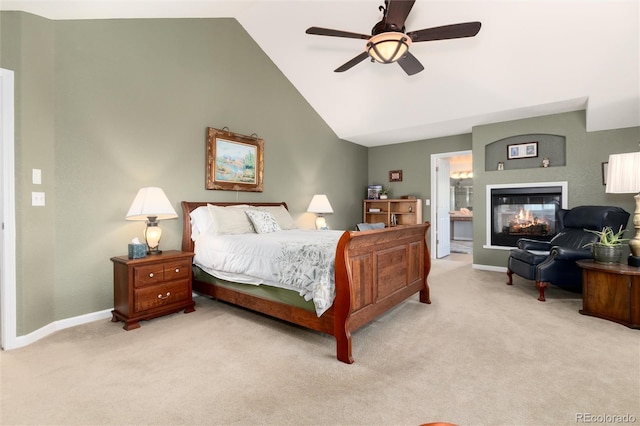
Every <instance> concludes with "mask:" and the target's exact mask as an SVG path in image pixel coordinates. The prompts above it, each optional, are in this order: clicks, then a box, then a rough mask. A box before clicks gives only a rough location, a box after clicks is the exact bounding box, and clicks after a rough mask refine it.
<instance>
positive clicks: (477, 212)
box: [473, 111, 640, 267]
mask: <svg viewBox="0 0 640 426" xmlns="http://www.w3.org/2000/svg"><path fill="white" fill-rule="evenodd" d="M585 129H586V118H585V111H575V112H568V113H563V114H554V115H549V116H543V117H537V118H528V119H524V120H514V121H508V122H504V123H496V124H487V125H483V126H477V127H474V128H473V172H474V175H473V181H474V192H473V206H474V209H473V212H474V217H473V241H474V243H473V262H474V263H476V264H480V265H490V266H497V267H506V265H507V258H508V256H509V251H508V250H495V249H485V248H483V247H482V246H483V245H484V244H485V243H486V242H485V239H486V231H485V223H486V217H487V214H486V204H487V203H486V186H487V185H491V184H502V183H530V182H557V181H567V182H568V191H569V195H568V207H569V208H572V207H575V206H580V205H612V206H619V207H622V208H623V209H625V210H626V211H628V212H629V213H633V212H634V210H635V202H634V200H633V195H632V194H607V193H605V186H604V185H602V163H603V162H606V161H608V159H609V154H617V153H621V152H631V151H637V150H638V143H639V142H640V128H638V127H633V128H628V129H619V130H609V131H602V132H591V133H588V132H587V131H586V130H585ZM527 133H548V134H554V135H561V136H566V165H565V166H560V167H553V159H551V165H552V167H549V168H543V167H534V168H531V169H522V170H504V171H497V170H489V171H485V170H484V169H485V158H484V155H485V146H486V145H488V144H490V143H492V142H495V141H497V140H500V139H503V138H506V137H509V136H515V135H520V134H527ZM511 161H518V160H511ZM627 227H628V228H631V229H633V223H632V222H631V219H629V224H628V225H627ZM630 234H631V233H629V234H628V235H630Z"/></svg>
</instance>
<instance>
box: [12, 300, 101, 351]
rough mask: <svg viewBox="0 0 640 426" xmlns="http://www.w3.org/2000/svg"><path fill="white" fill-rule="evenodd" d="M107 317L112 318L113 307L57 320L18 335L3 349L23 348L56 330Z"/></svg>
mask: <svg viewBox="0 0 640 426" xmlns="http://www.w3.org/2000/svg"><path fill="white" fill-rule="evenodd" d="M107 318H111V309H105V310H104V311H98V312H93V313H90V314H84V315H80V316H77V317H73V318H67V319H63V320H59V321H55V322H52V323H51V324H47V325H45V326H44V327H42V328H39V329H38V330H35V331H32V332H31V333H29V334H26V335H24V336H17V337H16V338H15V339H13V341H12V342H10V344H5V345H4V348H3V349H5V350H10V349H18V348H22V347H24V346H28V345H30V344H32V343H34V342H37V341H38V340H40V339H42V338H44V337H47V336H49V335H50V334H53V333H55V332H56V331H60V330H64V329H65V328H70V327H75V326H76V325H81V324H87V323H90V322H93V321H99V320H103V319H107Z"/></svg>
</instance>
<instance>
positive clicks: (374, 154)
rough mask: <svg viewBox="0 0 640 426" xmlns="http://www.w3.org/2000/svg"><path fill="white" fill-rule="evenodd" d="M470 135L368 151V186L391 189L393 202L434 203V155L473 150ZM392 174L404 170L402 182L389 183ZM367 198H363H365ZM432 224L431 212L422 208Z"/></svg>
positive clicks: (386, 146) (424, 217) (428, 208)
mask: <svg viewBox="0 0 640 426" xmlns="http://www.w3.org/2000/svg"><path fill="white" fill-rule="evenodd" d="M471 143H472V140H471V134H464V135H457V136H449V137H445V138H436V139H428V140H422V141H416V142H407V143H401V144H395V145H385V146H377V147H373V148H369V184H371V185H374V184H378V185H384V186H388V185H389V186H391V194H390V196H391V197H392V198H397V197H401V196H403V195H415V196H416V198H420V199H421V200H423V201H422V202H423V204H424V200H425V199H431V198H432V196H431V155H432V154H441V153H445V152H457V151H468V150H471ZM390 170H402V182H389V171H390ZM365 195H366V194H363V197H364V196H365ZM422 219H423V220H424V221H431V208H430V207H428V206H424V205H423V206H422Z"/></svg>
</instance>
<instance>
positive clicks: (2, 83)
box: [0, 68, 16, 349]
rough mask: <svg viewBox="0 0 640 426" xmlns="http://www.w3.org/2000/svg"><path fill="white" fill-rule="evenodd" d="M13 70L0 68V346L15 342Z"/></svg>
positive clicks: (10, 346)
mask: <svg viewBox="0 0 640 426" xmlns="http://www.w3.org/2000/svg"><path fill="white" fill-rule="evenodd" d="M13 84H14V78H13V71H10V70H5V69H1V68H0V164H1V165H2V172H0V223H1V224H2V226H1V232H0V250H1V251H0V347H2V349H12V348H14V347H15V341H16V226H15V225H16V215H15V172H14V170H15V169H14V168H15V164H14V158H15V157H14V143H15V142H14V138H15V136H14V87H13Z"/></svg>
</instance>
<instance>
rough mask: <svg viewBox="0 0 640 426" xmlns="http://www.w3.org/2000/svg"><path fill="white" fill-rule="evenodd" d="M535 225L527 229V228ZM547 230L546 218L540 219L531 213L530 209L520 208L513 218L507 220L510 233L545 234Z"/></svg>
mask: <svg viewBox="0 0 640 426" xmlns="http://www.w3.org/2000/svg"><path fill="white" fill-rule="evenodd" d="M532 227H535V228H536V231H534V230H533V229H530V230H528V228H532ZM548 231H549V224H548V223H547V221H546V220H540V219H539V218H538V217H537V216H534V215H533V214H531V211H530V210H525V209H524V208H520V211H519V212H518V213H517V214H516V215H515V216H514V218H513V220H512V221H510V222H509V232H510V233H522V232H527V233H535V234H538V233H540V234H542V235H545V234H546V233H547V232H548Z"/></svg>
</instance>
